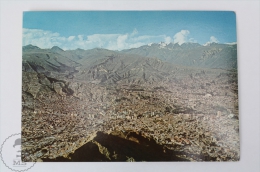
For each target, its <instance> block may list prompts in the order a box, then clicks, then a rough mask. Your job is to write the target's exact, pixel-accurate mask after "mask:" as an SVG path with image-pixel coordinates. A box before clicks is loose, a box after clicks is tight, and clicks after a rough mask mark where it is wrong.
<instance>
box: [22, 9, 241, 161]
mask: <svg viewBox="0 0 260 172" xmlns="http://www.w3.org/2000/svg"><path fill="white" fill-rule="evenodd" d="M22 32H23V33H22V35H23V39H22V45H23V46H22V47H21V48H22V64H21V65H22V88H21V89H22V97H21V99H22V109H21V116H22V121H21V123H22V128H21V131H22V133H21V135H22V138H21V142H22V147H21V148H22V152H21V156H22V160H23V161H24V162H135V161H137V162H143V161H148V162H155V161H191V162H201V161H239V159H240V140H239V106H238V104H239V103H238V70H237V32H236V14H235V13H234V12H232V11H27V12H24V13H23V28H22Z"/></svg>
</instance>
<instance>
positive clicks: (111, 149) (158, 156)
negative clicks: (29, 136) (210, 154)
mask: <svg viewBox="0 0 260 172" xmlns="http://www.w3.org/2000/svg"><path fill="white" fill-rule="evenodd" d="M117 134H120V133H117ZM123 135H124V134H123V133H121V136H116V135H112V134H105V133H102V132H98V133H97V136H96V137H95V138H94V139H93V140H92V141H90V142H88V143H86V144H85V145H83V146H82V147H80V148H79V149H77V150H76V151H75V152H74V153H73V154H70V155H69V157H70V158H69V159H67V158H64V157H57V158H56V159H43V161H45V162H58V161H61V162H91V161H92V162H93V161H94V162H95V161H105V162H106V161H115V162H119V161H122V162H123V161H188V160H187V159H183V158H180V157H177V156H176V155H181V153H180V152H176V151H172V150H169V149H167V148H164V147H163V146H162V145H158V144H156V142H155V141H154V140H149V139H147V138H144V137H143V136H141V135H139V134H136V133H135V132H129V133H128V134H126V135H125V138H122V136H123Z"/></svg>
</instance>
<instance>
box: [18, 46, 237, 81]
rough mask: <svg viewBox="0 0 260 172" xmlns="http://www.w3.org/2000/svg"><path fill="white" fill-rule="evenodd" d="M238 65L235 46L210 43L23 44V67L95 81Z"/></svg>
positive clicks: (160, 76)
mask: <svg viewBox="0 0 260 172" xmlns="http://www.w3.org/2000/svg"><path fill="white" fill-rule="evenodd" d="M236 67H237V46H236V45H226V44H217V43H212V44H209V45H207V46H203V45H200V44H198V43H184V44H182V45H179V44H173V43H170V44H166V43H159V44H155V43H154V44H149V45H144V46H141V47H139V48H132V49H127V50H122V51H112V50H107V49H101V48H94V49H90V50H83V49H76V50H66V51H65V50H63V49H61V48H59V47H57V46H54V47H52V48H51V49H40V48H39V47H37V46H33V45H27V46H24V47H23V70H24V71H36V72H37V73H43V74H45V75H46V76H48V77H53V78H57V77H59V78H61V79H62V78H64V79H76V80H81V81H82V80H85V81H86V80H87V81H90V82H96V83H105V84H110V83H138V84H139V83H145V82H148V83H152V82H159V81H163V80H170V79H173V78H176V77H181V76H182V75H184V74H189V73H194V74H195V73H196V71H198V69H199V70H201V69H203V70H208V71H210V70H213V69H222V70H232V69H236Z"/></svg>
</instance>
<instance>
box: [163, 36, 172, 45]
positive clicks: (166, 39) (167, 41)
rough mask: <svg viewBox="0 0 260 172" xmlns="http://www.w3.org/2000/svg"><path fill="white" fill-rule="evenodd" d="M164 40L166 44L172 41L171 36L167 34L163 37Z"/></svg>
mask: <svg viewBox="0 0 260 172" xmlns="http://www.w3.org/2000/svg"><path fill="white" fill-rule="evenodd" d="M164 42H165V43H166V44H169V43H171V42H172V38H171V37H169V36H167V37H166V38H164Z"/></svg>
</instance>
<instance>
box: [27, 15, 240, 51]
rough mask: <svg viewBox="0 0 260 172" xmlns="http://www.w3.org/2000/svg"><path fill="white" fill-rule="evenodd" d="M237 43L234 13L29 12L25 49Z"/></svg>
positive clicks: (122, 47)
mask: <svg viewBox="0 0 260 172" xmlns="http://www.w3.org/2000/svg"><path fill="white" fill-rule="evenodd" d="M161 41H162V42H166V43H170V42H173V43H179V44H182V43H184V42H197V43H200V44H206V43H209V42H218V43H233V42H236V16H235V13H234V12H224V11H222V12H212V11H211V12H210V11H208V12H205V11H204V12H199V11H197V12H192V11H87V12H83V11H78V12H73V11H71V12H24V16H23V45H28V44H33V45H36V46H39V47H40V48H51V47H52V46H54V45H56V46H59V47H61V48H63V49H76V48H82V49H91V48H95V47H100V48H107V49H111V50H122V49H127V48H134V47H139V46H141V45H145V44H148V43H152V42H153V43H158V42H161Z"/></svg>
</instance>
